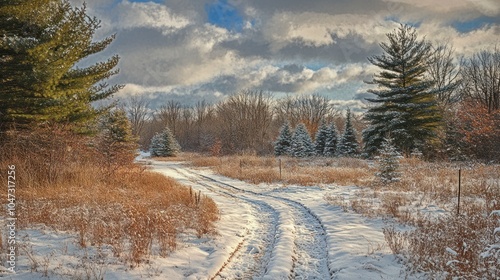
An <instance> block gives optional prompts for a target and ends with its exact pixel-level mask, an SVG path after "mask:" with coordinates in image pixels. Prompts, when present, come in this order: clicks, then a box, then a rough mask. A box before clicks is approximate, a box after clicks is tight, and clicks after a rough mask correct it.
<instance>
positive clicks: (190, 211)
mask: <svg viewBox="0 0 500 280" xmlns="http://www.w3.org/2000/svg"><path fill="white" fill-rule="evenodd" d="M62 136H65V137H62ZM84 143H85V138H78V137H75V136H73V135H71V134H64V133H62V132H61V135H57V134H55V135H54V133H52V134H51V135H48V134H47V133H46V132H45V131H42V132H38V133H31V134H30V135H13V136H11V137H6V138H4V139H2V146H1V147H0V165H1V166H7V165H16V172H17V173H16V179H17V181H16V182H17V187H16V199H17V201H16V202H17V209H16V210H17V219H18V220H17V221H18V226H19V228H27V227H30V226H33V225H37V224H43V225H45V226H47V227H50V228H53V229H57V230H64V231H73V232H76V233H77V234H78V243H79V244H80V246H81V247H86V246H97V247H99V246H104V245H106V246H109V245H111V247H112V250H113V252H114V254H115V256H117V257H119V258H121V259H122V260H124V261H126V262H129V263H132V264H138V263H141V262H142V261H144V260H145V259H147V258H148V256H150V255H160V256H167V255H168V254H169V253H170V252H172V251H173V250H175V249H176V244H177V236H178V234H179V233H182V232H186V233H189V232H193V233H194V234H196V235H198V236H201V235H203V234H206V233H212V232H213V231H214V225H213V223H214V221H216V220H217V219H218V215H219V214H218V209H217V206H216V204H215V203H214V202H213V201H212V200H211V199H210V198H207V197H206V196H203V194H200V193H198V194H194V193H193V192H192V190H190V189H189V188H187V187H185V186H182V185H180V184H178V183H176V182H175V181H174V180H172V179H169V178H167V177H165V176H163V175H160V174H157V173H153V172H149V171H146V170H145V169H143V168H141V167H139V166H134V165H129V166H122V167H121V168H119V169H116V171H115V172H113V173H112V174H109V172H106V171H105V170H103V169H102V168H101V166H100V163H99V155H98V154H95V153H94V151H93V150H92V147H91V146H87V145H85V144H84ZM6 175H7V173H6V172H2V173H1V174H0V180H2V181H7V178H6ZM6 193H7V192H3V193H1V197H2V199H4V200H5V201H6Z"/></svg>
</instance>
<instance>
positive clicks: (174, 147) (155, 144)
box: [150, 127, 181, 157]
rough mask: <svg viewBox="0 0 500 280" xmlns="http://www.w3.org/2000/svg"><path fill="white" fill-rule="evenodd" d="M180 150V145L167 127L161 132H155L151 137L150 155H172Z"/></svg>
mask: <svg viewBox="0 0 500 280" xmlns="http://www.w3.org/2000/svg"><path fill="white" fill-rule="evenodd" d="M180 150H181V147H180V145H179V143H178V142H177V140H176V139H175V137H174V135H173V134H172V132H171V131H170V129H169V128H168V127H166V128H165V129H164V130H163V131H162V132H160V133H157V134H155V136H153V138H152V139H151V146H150V152H151V156H157V157H173V156H176V155H177V154H178V153H179V152H180Z"/></svg>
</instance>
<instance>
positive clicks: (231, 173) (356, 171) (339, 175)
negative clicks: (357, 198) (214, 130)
mask: <svg viewBox="0 0 500 280" xmlns="http://www.w3.org/2000/svg"><path fill="white" fill-rule="evenodd" d="M186 159H187V160H189V161H190V162H191V164H192V165H194V166H197V167H210V168H212V169H214V170H215V171H216V172H218V173H219V174H221V175H224V176H227V177H231V178H235V179H239V180H243V181H247V182H250V183H253V184H259V183H283V184H288V185H303V186H310V185H315V184H341V185H359V184H367V182H370V181H371V180H372V176H371V172H370V170H369V168H368V164H367V163H366V161H363V160H360V159H353V158H336V159H333V158H331V159H327V158H315V159H296V158H288V157H283V158H281V176H280V159H278V158H274V157H258V156H253V155H242V156H225V157H205V156H196V155H190V156H189V157H187V158H186Z"/></svg>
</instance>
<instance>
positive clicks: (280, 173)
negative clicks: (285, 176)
mask: <svg viewBox="0 0 500 280" xmlns="http://www.w3.org/2000/svg"><path fill="white" fill-rule="evenodd" d="M278 161H279V163H280V181H281V158H280V159H278Z"/></svg>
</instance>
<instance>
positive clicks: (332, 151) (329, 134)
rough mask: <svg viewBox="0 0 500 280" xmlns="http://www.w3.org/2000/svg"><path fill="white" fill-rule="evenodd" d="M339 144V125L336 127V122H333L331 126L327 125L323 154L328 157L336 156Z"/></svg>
mask: <svg viewBox="0 0 500 280" xmlns="http://www.w3.org/2000/svg"><path fill="white" fill-rule="evenodd" d="M337 144H338V132H337V127H335V123H332V124H331V125H330V126H328V127H327V131H326V139H325V148H324V150H323V155H325V156H327V157H333V156H335V155H336V153H337Z"/></svg>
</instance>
